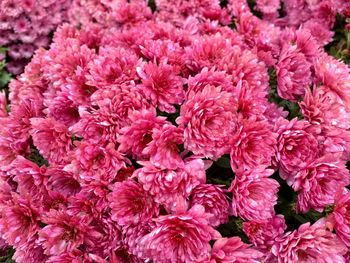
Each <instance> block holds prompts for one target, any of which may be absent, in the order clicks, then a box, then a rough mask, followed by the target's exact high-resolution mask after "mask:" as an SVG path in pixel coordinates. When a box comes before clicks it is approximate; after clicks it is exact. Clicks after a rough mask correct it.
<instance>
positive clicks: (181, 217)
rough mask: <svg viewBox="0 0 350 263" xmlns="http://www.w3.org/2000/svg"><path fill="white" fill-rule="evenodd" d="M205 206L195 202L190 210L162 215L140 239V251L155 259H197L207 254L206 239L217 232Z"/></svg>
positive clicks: (189, 260)
mask: <svg viewBox="0 0 350 263" xmlns="http://www.w3.org/2000/svg"><path fill="white" fill-rule="evenodd" d="M208 216H209V215H208V214H206V213H205V210H204V207H202V206H200V205H196V206H194V207H192V208H191V209H190V210H189V211H187V212H184V213H181V214H177V215H166V216H161V217H159V218H158V219H156V220H155V223H156V227H155V229H154V230H153V231H152V232H150V233H149V234H147V235H146V236H144V237H143V238H142V239H141V240H140V246H141V247H142V248H143V253H145V255H146V256H147V257H149V258H151V259H153V260H154V261H156V262H159V263H162V262H164V263H165V262H171V263H175V262H178V261H179V260H180V261H181V262H185V263H191V262H196V261H197V260H200V259H204V258H206V257H208V256H209V253H210V245H209V241H210V240H212V239H215V238H218V237H220V234H219V233H218V232H217V231H215V230H214V229H213V228H212V227H211V226H209V225H208V222H207V218H208Z"/></svg>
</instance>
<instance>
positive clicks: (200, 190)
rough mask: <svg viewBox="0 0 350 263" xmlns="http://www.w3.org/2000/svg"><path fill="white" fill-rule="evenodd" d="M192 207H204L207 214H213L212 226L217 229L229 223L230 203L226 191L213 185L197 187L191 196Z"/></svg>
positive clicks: (210, 220)
mask: <svg viewBox="0 0 350 263" xmlns="http://www.w3.org/2000/svg"><path fill="white" fill-rule="evenodd" d="M190 200H191V206H194V205H202V206H203V207H204V208H205V212H206V213H209V214H211V215H212V216H211V218H209V219H208V221H209V223H210V225H212V226H213V227H217V226H219V225H220V224H224V223H226V222H227V221H228V214H229V202H228V200H227V196H226V195H225V193H224V191H223V190H222V189H221V188H220V187H218V186H216V185H212V184H200V185H198V186H196V187H195V188H194V189H193V191H192V193H191V196H190Z"/></svg>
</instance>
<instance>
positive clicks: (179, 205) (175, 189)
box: [134, 159, 205, 211]
mask: <svg viewBox="0 0 350 263" xmlns="http://www.w3.org/2000/svg"><path fill="white" fill-rule="evenodd" d="M140 164H141V165H143V166H144V167H143V168H140V169H137V170H135V172H134V176H135V177H137V178H138V181H139V183H140V184H141V185H142V186H143V189H145V190H146V191H147V192H149V194H151V195H152V196H154V199H155V201H156V202H158V203H160V204H163V205H165V207H166V209H168V210H169V211H182V210H183V209H186V207H187V203H188V202H187V199H188V197H189V195H190V194H191V192H192V190H193V189H194V188H195V187H196V186H197V185H199V184H203V183H205V170H204V162H203V161H202V160H201V159H193V160H191V159H189V160H185V161H184V166H183V167H178V168H177V169H176V170H168V169H164V168H161V167H158V166H155V165H154V164H152V163H151V162H146V161H144V162H140Z"/></svg>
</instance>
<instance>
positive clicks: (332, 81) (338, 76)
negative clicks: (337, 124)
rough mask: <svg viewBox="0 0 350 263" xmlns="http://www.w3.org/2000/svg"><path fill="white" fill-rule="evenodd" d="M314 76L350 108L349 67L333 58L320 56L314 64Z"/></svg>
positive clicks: (325, 55)
mask: <svg viewBox="0 0 350 263" xmlns="http://www.w3.org/2000/svg"><path fill="white" fill-rule="evenodd" d="M315 74H316V77H317V80H318V81H321V82H322V83H323V85H324V86H326V87H328V88H330V89H331V90H332V91H334V92H335V93H336V94H337V95H338V96H339V98H340V99H341V100H342V101H343V103H344V105H345V107H346V108H347V109H349V108H350V69H349V66H348V65H346V64H344V63H343V62H341V61H338V60H336V59H334V58H333V57H331V56H329V55H327V54H322V56H320V57H319V59H318V60H316V62H315Z"/></svg>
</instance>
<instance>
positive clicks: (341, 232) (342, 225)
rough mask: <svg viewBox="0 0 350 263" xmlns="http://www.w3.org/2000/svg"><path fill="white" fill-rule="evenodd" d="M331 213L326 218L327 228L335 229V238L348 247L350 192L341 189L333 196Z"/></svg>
mask: <svg viewBox="0 0 350 263" xmlns="http://www.w3.org/2000/svg"><path fill="white" fill-rule="evenodd" d="M334 203H335V205H334V208H333V212H332V213H331V214H330V215H329V216H328V217H327V226H330V227H331V230H333V229H335V232H336V234H337V236H338V237H339V238H340V239H341V240H342V241H343V242H344V244H345V245H347V246H348V247H350V192H349V191H344V192H343V188H340V190H339V191H338V192H337V194H336V196H335V202H334Z"/></svg>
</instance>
